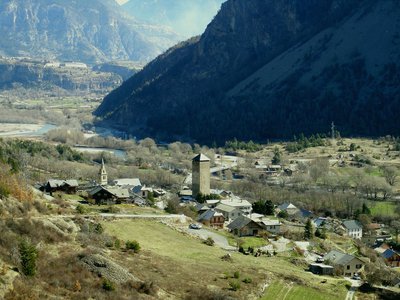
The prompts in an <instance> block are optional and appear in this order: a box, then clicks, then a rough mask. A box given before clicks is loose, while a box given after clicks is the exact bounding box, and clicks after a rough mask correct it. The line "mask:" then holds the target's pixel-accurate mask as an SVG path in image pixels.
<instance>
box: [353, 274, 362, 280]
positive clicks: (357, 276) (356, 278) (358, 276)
mask: <svg viewBox="0 0 400 300" xmlns="http://www.w3.org/2000/svg"><path fill="white" fill-rule="evenodd" d="M351 279H353V280H361V277H360V275H358V274H354V275H353V277H351Z"/></svg>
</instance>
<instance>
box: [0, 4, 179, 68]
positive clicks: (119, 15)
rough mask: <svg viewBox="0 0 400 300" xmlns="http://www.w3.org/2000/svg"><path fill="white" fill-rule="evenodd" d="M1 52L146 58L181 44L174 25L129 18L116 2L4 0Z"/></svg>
mask: <svg viewBox="0 0 400 300" xmlns="http://www.w3.org/2000/svg"><path fill="white" fill-rule="evenodd" d="M0 35H1V37H2V41H1V43H0V55H3V56H14V57H15V56H18V57H21V56H22V57H33V58H38V59H50V60H62V61H71V60H72V61H83V62H86V63H97V62H105V61H110V60H128V59H129V60H134V61H142V62H146V61H149V60H151V59H152V58H154V57H156V56H157V55H158V54H160V53H161V52H162V51H164V50H165V49H167V48H168V47H170V46H172V45H173V44H175V43H176V42H177V35H176V34H175V33H173V32H172V31H171V30H170V29H168V28H165V27H162V26H157V25H146V24H143V23H140V22H137V21H136V20H134V19H133V18H132V17H131V16H128V15H127V14H126V13H125V12H124V11H123V10H122V8H121V7H120V6H119V5H118V4H117V3H116V2H115V1H114V0H79V1H78V0H70V1H65V0H20V1H19V0H18V1H17V0H3V1H0Z"/></svg>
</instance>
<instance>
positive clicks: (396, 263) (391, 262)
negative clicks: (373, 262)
mask: <svg viewBox="0 0 400 300" xmlns="http://www.w3.org/2000/svg"><path fill="white" fill-rule="evenodd" d="M381 255H382V257H383V258H384V259H385V262H386V264H387V265H388V266H390V267H395V268H397V267H400V254H399V253H397V252H396V251H394V250H393V249H386V251H385V252H383V253H382V254H381Z"/></svg>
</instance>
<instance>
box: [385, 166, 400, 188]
mask: <svg viewBox="0 0 400 300" xmlns="http://www.w3.org/2000/svg"><path fill="white" fill-rule="evenodd" d="M382 172H383V177H385V179H386V182H387V183H389V184H390V185H391V186H394V184H395V183H396V181H397V176H398V175H399V174H398V172H397V169H396V168H395V167H392V166H385V167H382Z"/></svg>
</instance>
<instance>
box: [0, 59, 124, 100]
mask: <svg viewBox="0 0 400 300" xmlns="http://www.w3.org/2000/svg"><path fill="white" fill-rule="evenodd" d="M122 81H123V78H122V77H121V76H119V75H117V74H116V73H112V72H99V71H92V69H91V68H90V67H88V66H86V65H85V64H82V63H45V62H41V61H33V60H28V59H26V60H16V59H0V90H8V89H13V88H15V87H23V88H36V89H40V90H44V91H50V90H51V89H58V88H60V89H63V90H65V91H69V92H79V91H91V92H92V93H103V95H104V93H106V92H107V91H110V90H112V89H113V88H116V87H117V86H119V85H120V84H121V83H122Z"/></svg>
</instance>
